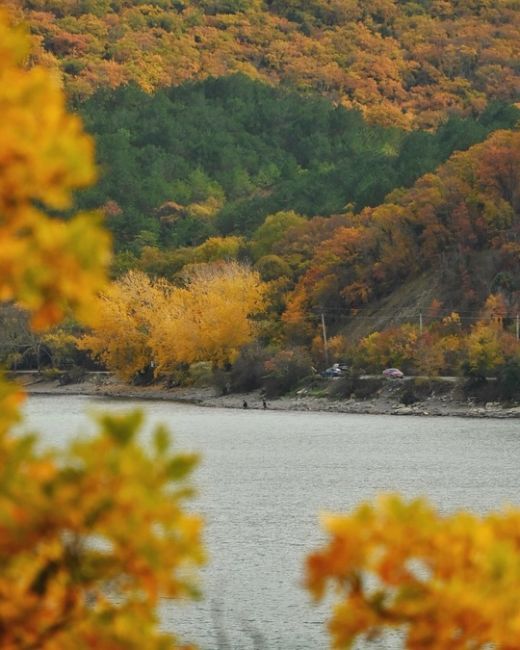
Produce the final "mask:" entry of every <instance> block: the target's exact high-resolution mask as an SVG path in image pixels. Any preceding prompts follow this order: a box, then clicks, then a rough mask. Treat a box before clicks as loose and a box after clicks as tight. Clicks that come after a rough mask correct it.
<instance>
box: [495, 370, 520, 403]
mask: <svg viewBox="0 0 520 650" xmlns="http://www.w3.org/2000/svg"><path fill="white" fill-rule="evenodd" d="M497 392H498V395H499V399H501V400H504V401H508V402H509V401H512V400H519V399H520V361H518V360H517V359H510V360H509V361H508V362H507V363H505V364H504V366H503V367H502V368H501V370H500V372H499V374H498V381H497Z"/></svg>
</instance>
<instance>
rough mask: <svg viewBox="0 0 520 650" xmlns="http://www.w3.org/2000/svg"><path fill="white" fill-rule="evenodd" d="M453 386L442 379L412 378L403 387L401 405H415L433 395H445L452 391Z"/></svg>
mask: <svg viewBox="0 0 520 650" xmlns="http://www.w3.org/2000/svg"><path fill="white" fill-rule="evenodd" d="M454 387H455V386H454V384H452V383H451V382H449V381H445V380H442V379H422V378H415V377H414V378H413V379H410V380H409V381H407V382H406V384H404V385H403V388H402V392H401V403H402V404H405V405H407V406H408V405H409V404H415V403H416V402H420V401H422V400H425V399H426V398H427V397H432V396H434V395H445V394H446V393H449V392H451V391H452V390H453V389H454Z"/></svg>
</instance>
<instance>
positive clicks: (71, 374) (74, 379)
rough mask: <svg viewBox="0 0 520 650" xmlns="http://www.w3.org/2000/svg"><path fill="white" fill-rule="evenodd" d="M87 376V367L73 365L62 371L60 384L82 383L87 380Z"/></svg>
mask: <svg viewBox="0 0 520 650" xmlns="http://www.w3.org/2000/svg"><path fill="white" fill-rule="evenodd" d="M86 376H87V371H86V370H85V368H80V367H79V366H73V367H72V368H70V369H69V370H67V371H66V372H62V373H61V374H60V376H59V379H58V381H59V384H60V386H66V385H67V384H81V383H82V382H84V381H85V379H86Z"/></svg>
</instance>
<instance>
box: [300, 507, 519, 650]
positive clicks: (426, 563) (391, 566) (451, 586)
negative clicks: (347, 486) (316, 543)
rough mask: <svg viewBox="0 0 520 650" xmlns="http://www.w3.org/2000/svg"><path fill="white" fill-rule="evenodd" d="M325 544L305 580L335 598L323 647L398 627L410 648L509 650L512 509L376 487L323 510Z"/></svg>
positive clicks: (515, 560) (514, 593)
mask: <svg viewBox="0 0 520 650" xmlns="http://www.w3.org/2000/svg"><path fill="white" fill-rule="evenodd" d="M323 523H324V528H325V530H326V532H327V534H328V535H329V537H330V539H329V541H328V543H327V545H326V546H325V547H324V548H323V549H321V550H319V551H317V552H315V553H313V554H312V555H310V556H309V558H308V561H307V587H308V589H309V590H310V591H311V592H312V594H313V595H314V597H315V598H317V599H321V598H323V596H324V594H325V592H326V590H327V587H328V586H329V585H330V586H333V587H334V590H335V593H336V595H337V597H338V598H339V600H338V602H337V603H336V604H335V606H334V612H333V616H332V619H331V620H330V622H329V630H330V632H331V635H332V641H333V647H335V648H351V647H353V644H354V642H355V640H356V638H358V637H359V636H360V635H365V636H367V637H368V638H374V637H376V636H378V635H379V634H380V633H381V632H382V630H383V628H385V627H393V628H402V629H403V630H404V633H405V636H406V647H407V648H408V649H410V650H419V649H420V648H430V649H431V650H446V649H447V648H450V649H451V650H455V649H457V648H460V649H461V650H462V649H467V648H487V647H493V648H496V649H497V650H512V649H513V648H518V639H519V638H520V591H519V589H518V584H519V581H520V513H519V512H518V511H513V510H511V511H506V512H504V513H502V514H491V515H488V516H485V517H482V518H479V517H476V516H473V515H471V514H469V513H465V512H461V513H458V514H454V515H448V516H442V515H440V514H438V513H437V512H436V511H435V510H434V509H433V508H432V507H431V506H430V505H429V504H428V503H427V502H426V501H424V500H420V499H418V500H414V501H411V502H406V501H404V500H403V499H402V498H400V497H399V496H384V497H380V498H379V499H378V500H377V501H376V502H374V503H366V504H362V505H360V506H359V507H358V508H357V509H356V510H355V511H354V512H353V513H352V514H351V515H338V516H326V517H325V518H324V522H323Z"/></svg>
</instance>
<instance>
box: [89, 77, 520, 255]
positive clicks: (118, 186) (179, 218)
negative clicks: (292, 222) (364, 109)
mask: <svg viewBox="0 0 520 650" xmlns="http://www.w3.org/2000/svg"><path fill="white" fill-rule="evenodd" d="M80 113H81V115H82V117H83V118H84V120H85V123H86V126H87V128H88V129H89V131H90V132H91V133H92V134H94V135H95V137H96V142H97V155H98V161H99V165H100V168H101V170H102V174H101V178H100V181H99V183H98V184H97V185H96V187H94V188H92V189H89V191H88V193H85V194H84V195H83V196H82V197H81V201H80V204H81V206H82V207H87V208H89V209H90V208H93V207H99V206H105V208H106V210H107V211H108V213H109V215H110V216H109V221H108V223H109V225H110V227H111V229H112V231H113V232H114V234H115V237H116V244H117V246H118V248H120V249H121V248H128V247H130V248H131V249H133V250H136V249H138V248H139V246H140V245H142V244H143V243H144V244H151V243H153V244H158V245H160V246H162V247H164V246H172V245H175V246H178V245H187V244H200V243H201V242H202V241H203V240H204V239H205V238H207V237H209V236H211V235H216V234H219V235H227V234H239V235H243V234H246V235H250V234H251V233H252V231H253V230H254V229H255V228H257V227H258V226H259V225H260V224H261V223H262V222H263V220H264V219H265V217H266V216H267V215H269V214H273V213H275V212H278V211H280V210H294V211H296V212H298V213H299V214H302V215H305V216H314V215H330V214H334V213H339V212H342V211H344V209H345V206H347V205H349V204H350V205H352V206H353V207H354V208H355V209H362V208H364V207H366V206H375V205H377V204H378V203H381V202H382V201H383V200H384V198H385V196H386V195H387V194H388V193H389V192H390V191H391V190H393V189H395V188H397V187H402V186H405V187H407V186H410V185H411V184H412V183H413V182H414V181H415V180H416V179H417V178H418V177H419V176H420V175H421V174H423V173H426V172H430V171H433V170H434V169H435V168H436V167H437V166H438V165H439V164H440V163H442V162H444V161H445V160H446V159H447V158H448V157H449V155H450V154H451V153H452V152H453V151H455V150H460V149H466V148H467V147H469V146H471V145H472V144H475V143H477V142H480V141H482V140H483V139H484V138H485V137H486V136H487V135H488V134H489V133H490V132H491V131H493V130H495V129H499V128H511V127H513V126H514V125H515V123H516V122H517V121H518V120H519V119H520V111H519V110H518V109H516V108H514V107H510V106H507V105H504V104H498V103H493V104H491V105H489V106H488V108H487V109H486V110H485V111H484V112H483V113H482V115H481V116H480V117H479V118H477V119H475V118H469V117H468V118H460V117H452V118H450V119H449V120H447V121H446V122H445V123H444V124H443V125H442V126H440V127H439V128H438V130H437V131H435V132H433V133H429V132H419V131H412V132H408V131H404V130H402V129H398V128H397V127H381V126H377V125H369V124H367V122H366V121H365V120H364V118H363V117H362V115H361V114H360V113H359V112H358V111H354V110H346V109H344V108H342V107H334V106H333V105H331V104H330V103H329V102H328V101H327V100H325V99H322V98H319V97H302V96H301V95H300V94H298V93H296V92H294V91H288V90H285V89H281V88H278V89H276V88H271V87H269V86H267V85H265V84H263V83H260V82H257V81H252V80H250V79H248V78H247V77H246V76H244V75H235V76H233V77H224V78H219V79H208V80H206V81H204V82H199V83H188V84H184V85H182V86H179V87H176V88H169V89H163V90H159V91H157V92H156V93H155V94H153V95H148V94H146V93H145V92H144V91H142V90H140V89H139V88H137V87H136V86H135V85H130V86H126V87H121V88H119V89H117V90H115V91H110V90H100V91H98V92H97V93H96V94H95V95H94V96H93V97H91V98H90V99H89V100H88V101H86V102H85V103H83V104H81V106H80Z"/></svg>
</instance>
